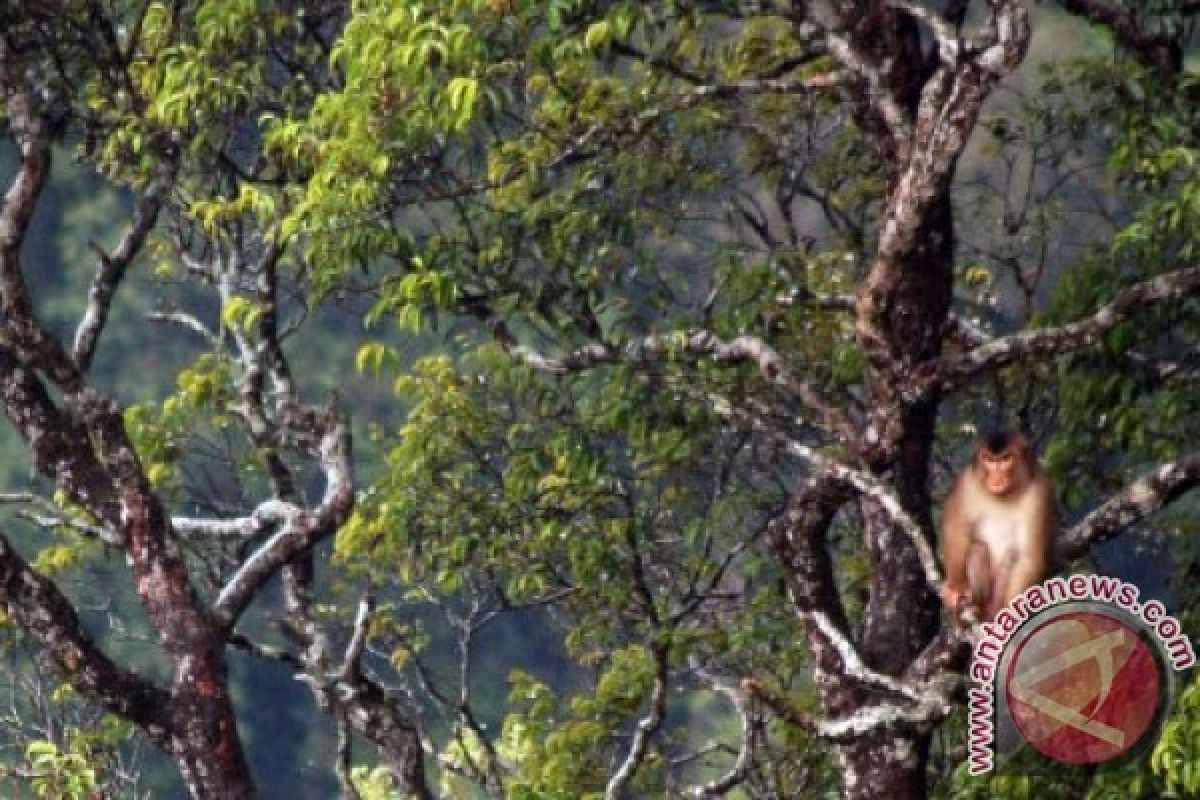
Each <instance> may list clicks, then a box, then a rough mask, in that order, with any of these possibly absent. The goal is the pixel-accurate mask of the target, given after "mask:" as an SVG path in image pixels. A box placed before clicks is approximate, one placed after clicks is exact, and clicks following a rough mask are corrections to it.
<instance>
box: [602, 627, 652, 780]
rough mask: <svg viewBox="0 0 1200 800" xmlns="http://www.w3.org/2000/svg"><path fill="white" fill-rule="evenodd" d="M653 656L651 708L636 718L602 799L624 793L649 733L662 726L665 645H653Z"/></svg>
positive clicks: (640, 758) (639, 761) (642, 757)
mask: <svg viewBox="0 0 1200 800" xmlns="http://www.w3.org/2000/svg"><path fill="white" fill-rule="evenodd" d="M654 660H655V666H656V670H655V673H654V688H653V690H652V691H651V692H650V711H649V712H648V713H647V714H646V716H644V717H642V718H641V719H640V720H638V724H637V729H636V730H635V731H634V734H633V741H632V742H631V743H630V745H629V752H627V753H626V754H625V759H624V760H623V761H622V762H621V766H620V767H618V769H617V771H616V772H615V773H613V776H612V778H610V779H609V781H608V786H607V787H605V790H604V800H620V798H622V797H624V793H625V787H626V786H628V784H629V782H630V781H631V780H633V775H634V773H635V772H637V769H638V767H640V766H641V764H642V760H643V759H644V758H645V757H646V748H647V746H648V745H649V742H650V737H651V736H653V735H654V734H655V733H657V732H658V729H659V728H660V727H662V723H663V720H664V719H666V716H667V654H666V650H665V648H664V647H662V646H656V647H655V648H654Z"/></svg>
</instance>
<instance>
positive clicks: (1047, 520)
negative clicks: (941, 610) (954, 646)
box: [941, 433, 1058, 621]
mask: <svg viewBox="0 0 1200 800" xmlns="http://www.w3.org/2000/svg"><path fill="white" fill-rule="evenodd" d="M1057 524H1058V523H1057V513H1056V508H1055V502H1054V488H1053V486H1051V483H1050V479H1049V477H1047V475H1046V473H1045V472H1044V471H1043V470H1042V468H1041V465H1040V464H1038V461H1037V459H1036V458H1035V457H1034V455H1033V451H1032V447H1031V446H1030V444H1029V440H1028V439H1026V438H1025V437H1024V436H1023V435H1022V434H1020V433H1002V434H993V435H991V436H987V437H984V438H983V439H981V440H980V441H979V443H978V444H977V445H976V448H975V458H974V459H973V460H972V461H971V463H970V464H968V465H967V466H966V467H965V468H964V469H963V471H962V473H961V474H960V475H959V476H958V480H957V481H956V482H955V484H954V488H953V489H952V490H951V491H950V495H949V497H947V498H946V503H945V506H944V508H943V511H942V562H943V563H944V564H945V567H946V582H945V584H944V585H943V587H942V592H941V594H942V603H943V604H944V605H945V606H946V608H947V609H948V610H949V611H950V614H951V617H952V618H954V619H955V620H956V621H957V620H958V618H959V615H960V614H961V613H962V611H963V610H964V608H972V609H974V611H975V613H976V614H977V615H982V618H983V619H984V620H987V619H991V618H992V617H993V616H994V615H995V614H996V612H998V611H999V610H1000V609H1002V608H1004V606H1006V605H1008V603H1009V602H1010V601H1011V600H1012V599H1013V598H1014V597H1016V596H1017V595H1019V594H1020V593H1021V592H1023V591H1025V589H1027V588H1028V587H1030V586H1032V585H1033V584H1035V583H1038V582H1039V581H1041V580H1042V579H1043V578H1044V577H1045V573H1046V565H1047V556H1048V551H1049V547H1050V541H1051V538H1052V537H1053V536H1054V534H1055V530H1056V527H1057Z"/></svg>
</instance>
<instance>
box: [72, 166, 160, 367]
mask: <svg viewBox="0 0 1200 800" xmlns="http://www.w3.org/2000/svg"><path fill="white" fill-rule="evenodd" d="M166 189H167V180H158V181H154V182H153V183H151V185H150V186H149V187H148V188H147V189H146V191H144V192H142V194H141V196H140V197H139V198H138V200H137V203H136V204H135V205H134V209H133V222H132V223H130V226H129V229H128V230H127V231H126V232H125V235H124V236H122V237H121V241H120V243H119V244H118V245H117V249H116V250H114V251H113V252H112V254H111V255H110V254H107V253H105V252H104V251H103V250H101V249H100V248H99V246H95V247H94V249H95V250H96V254H97V257H98V258H99V260H100V266H99V268H98V269H97V271H96V277H95V279H94V280H93V281H92V287H91V289H90V290H89V291H88V304H87V308H86V310H85V311H84V313H83V318H82V319H81V320H80V321H79V326H78V328H76V330H75V345H74V347H73V348H72V353H73V356H74V359H75V363H76V364H77V365H78V367H79V369H80V370H81V371H83V372H87V371H88V368H89V367H90V366H91V363H92V358H93V356H95V354H96V345H97V344H99V342H100V334H101V332H102V331H103V330H104V325H105V323H106V322H107V321H108V313H109V310H110V308H111V307H112V301H113V297H114V295H116V292H117V287H118V286H119V285H120V283H121V280H122V278H124V277H125V271H126V269H128V267H129V264H130V262H132V261H133V259H134V257H135V256H136V255H137V254H138V253H139V252H141V249H142V245H143V244H144V243H145V241H146V237H147V236H149V234H150V231H151V229H153V228H154V223H155V221H156V220H157V219H158V211H159V209H160V208H161V207H162V203H163V197H164V195H165V194H166Z"/></svg>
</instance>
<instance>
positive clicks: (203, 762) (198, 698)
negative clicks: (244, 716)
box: [170, 641, 256, 800]
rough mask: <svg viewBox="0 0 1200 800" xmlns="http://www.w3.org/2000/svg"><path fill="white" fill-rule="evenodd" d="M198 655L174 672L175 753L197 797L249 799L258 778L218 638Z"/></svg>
mask: <svg viewBox="0 0 1200 800" xmlns="http://www.w3.org/2000/svg"><path fill="white" fill-rule="evenodd" d="M197 656H198V658H197V659H196V661H195V662H189V663H186V666H185V667H184V668H183V669H182V670H181V671H180V673H179V674H178V675H177V676H176V681H175V693H174V697H173V699H172V701H171V713H170V718H171V729H172V730H171V750H172V755H174V757H175V763H176V764H177V765H178V767H179V772H180V774H181V775H182V776H183V782H184V785H185V786H186V787H187V791H188V795H189V796H190V797H192V798H194V800H218V798H219V800H249V798H253V797H255V796H256V793H255V789H254V781H253V779H252V778H251V776H250V770H249V767H248V766H247V764H246V759H245V756H244V754H243V751H242V743H241V740H240V739H239V738H238V734H237V724H236V722H235V718H234V713H233V703H232V701H231V699H230V696H229V677H228V671H227V669H226V665H225V658H224V652H223V648H222V647H221V645H220V643H219V641H214V642H213V643H212V645H211V646H208V647H203V648H199V652H198V653H197Z"/></svg>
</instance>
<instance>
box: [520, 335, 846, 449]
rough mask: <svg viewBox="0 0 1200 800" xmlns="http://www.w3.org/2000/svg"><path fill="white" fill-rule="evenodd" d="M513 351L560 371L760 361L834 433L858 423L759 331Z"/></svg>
mask: <svg viewBox="0 0 1200 800" xmlns="http://www.w3.org/2000/svg"><path fill="white" fill-rule="evenodd" d="M510 352H512V353H513V354H514V355H516V356H517V357H519V358H521V359H523V360H524V361H525V362H526V363H528V364H529V365H530V366H532V367H533V368H534V369H538V370H541V371H545V372H552V373H554V374H559V375H561V374H564V373H567V372H575V371H581V370H585V369H590V368H592V367H595V366H600V365H608V364H615V363H618V362H620V361H622V360H628V361H631V362H639V361H654V360H659V359H668V358H671V357H690V358H695V357H703V356H711V357H712V358H714V359H716V360H717V361H719V362H722V363H729V362H735V361H751V362H753V363H754V364H756V365H757V366H758V369H759V372H760V373H761V374H762V376H763V378H764V379H765V380H767V381H769V382H771V383H774V384H776V385H779V386H782V387H784V388H787V389H789V390H791V391H792V392H794V393H795V395H796V396H797V397H799V398H800V400H801V401H803V402H804V404H805V405H807V406H808V407H809V408H810V409H811V410H813V411H815V412H817V414H818V415H819V416H820V417H821V421H822V424H823V425H824V426H825V427H827V428H828V429H829V430H830V431H831V432H833V433H836V434H838V435H840V436H843V437H849V436H852V435H853V431H854V426H853V425H852V424H851V422H850V421H849V420H848V419H847V418H846V416H845V414H844V413H843V412H842V411H841V409H839V408H838V407H837V406H836V405H835V404H833V403H831V402H830V401H829V400H827V399H825V398H824V397H823V396H822V394H821V392H820V391H819V390H818V389H817V388H816V387H815V386H813V385H812V384H811V383H808V382H806V381H801V380H799V379H798V378H796V377H795V376H794V375H793V374H792V373H791V371H790V370H788V369H787V367H786V365H785V364H784V363H783V359H782V358H780V356H779V354H778V353H777V352H775V349H774V348H772V347H771V346H770V345H769V344H767V343H766V342H765V341H763V340H762V339H760V338H758V337H756V336H747V335H743V336H738V337H736V338H734V339H732V340H731V341H728V342H726V341H724V340H722V339H721V338H720V337H718V336H717V335H716V334H714V333H712V332H711V331H707V330H701V329H691V330H687V331H676V332H673V333H662V334H652V335H650V336H646V337H644V338H643V339H640V340H637V341H634V342H632V343H631V345H630V347H629V350H628V353H627V354H626V353H622V352H621V351H620V350H618V349H616V348H614V347H612V346H610V345H608V344H600V343H595V344H589V345H585V346H583V347H580V348H578V349H576V350H573V351H571V352H570V353H567V354H566V355H563V356H557V357H555V356H547V355H544V354H542V353H538V352H536V351H534V350H531V349H530V348H527V347H523V346H517V347H511V348H510Z"/></svg>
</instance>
